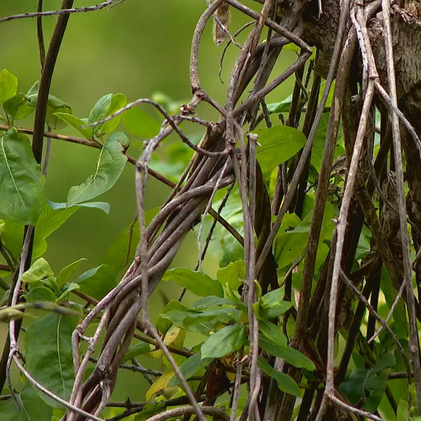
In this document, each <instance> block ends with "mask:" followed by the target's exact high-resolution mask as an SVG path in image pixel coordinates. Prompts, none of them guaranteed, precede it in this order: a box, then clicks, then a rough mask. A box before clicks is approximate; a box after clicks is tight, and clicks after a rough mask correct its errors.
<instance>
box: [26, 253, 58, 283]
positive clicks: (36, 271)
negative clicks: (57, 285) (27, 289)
mask: <svg viewBox="0 0 421 421" xmlns="http://www.w3.org/2000/svg"><path fill="white" fill-rule="evenodd" d="M53 275H54V272H53V271H52V269H51V267H50V264H49V263H48V262H47V261H46V260H45V259H43V258H42V257H41V258H40V259H38V260H36V261H35V262H34V263H32V265H31V267H30V268H29V269H28V270H27V271H26V272H24V273H23V275H22V282H24V283H31V282H37V281H40V280H41V279H43V278H48V277H49V276H53Z"/></svg>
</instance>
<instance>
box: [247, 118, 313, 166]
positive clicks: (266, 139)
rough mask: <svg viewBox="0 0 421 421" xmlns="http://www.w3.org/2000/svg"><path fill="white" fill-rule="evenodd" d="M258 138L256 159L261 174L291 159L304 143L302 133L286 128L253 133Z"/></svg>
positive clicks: (281, 127)
mask: <svg viewBox="0 0 421 421" xmlns="http://www.w3.org/2000/svg"><path fill="white" fill-rule="evenodd" d="M255 133H256V134H257V135H258V136H259V140H258V142H259V144H260V145H261V146H260V147H258V148H257V150H256V157H257V159H258V161H259V163H260V166H261V167H262V171H263V173H268V172H271V171H272V170H274V169H275V168H276V167H277V166H278V165H279V164H282V163H283V162H285V161H287V160H288V159H290V158H291V157H293V156H294V155H295V154H296V153H297V152H298V151H299V150H300V149H302V148H303V147H304V145H305V143H306V137H305V136H304V134H303V133H302V132H300V131H299V130H297V129H294V128H292V127H288V126H282V125H279V126H274V127H271V128H270V129H261V130H257V131H256V132H255Z"/></svg>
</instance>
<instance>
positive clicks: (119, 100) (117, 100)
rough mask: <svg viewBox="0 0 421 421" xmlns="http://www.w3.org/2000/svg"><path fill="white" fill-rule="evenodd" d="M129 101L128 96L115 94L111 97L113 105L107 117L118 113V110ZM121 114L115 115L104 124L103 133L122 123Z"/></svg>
mask: <svg viewBox="0 0 421 421" xmlns="http://www.w3.org/2000/svg"><path fill="white" fill-rule="evenodd" d="M126 103H127V98H126V96H125V95H123V94H114V95H113V96H112V98H111V105H110V108H109V110H108V113H107V117H108V116H110V115H112V114H114V113H116V112H117V111H119V110H121V109H122V108H123V107H124V106H125V105H126ZM121 117H122V116H121V115H119V116H117V117H114V118H113V119H111V120H110V121H107V122H106V123H104V124H102V126H101V132H102V133H110V132H112V131H113V130H115V129H116V128H117V126H118V125H119V124H120V120H121Z"/></svg>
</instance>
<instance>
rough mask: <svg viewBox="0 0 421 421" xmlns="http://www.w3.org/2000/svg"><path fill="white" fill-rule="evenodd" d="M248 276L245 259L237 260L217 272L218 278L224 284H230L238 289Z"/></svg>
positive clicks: (234, 288)
mask: <svg viewBox="0 0 421 421" xmlns="http://www.w3.org/2000/svg"><path fill="white" fill-rule="evenodd" d="M245 277H246V266H245V263H244V260H237V261H236V262H232V263H230V264H229V265H228V266H225V267H224V268H221V269H219V270H218V272H217V273H216V278H217V279H218V281H219V282H220V283H221V284H223V285H228V286H229V287H230V288H231V289H233V290H235V291H237V290H238V288H239V286H240V285H241V284H242V283H243V281H244V279H245Z"/></svg>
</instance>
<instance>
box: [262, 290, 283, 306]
mask: <svg viewBox="0 0 421 421" xmlns="http://www.w3.org/2000/svg"><path fill="white" fill-rule="evenodd" d="M284 296H285V288H283V287H282V288H277V289H275V290H273V291H269V292H267V293H266V294H265V295H264V296H263V297H262V300H261V303H260V306H261V307H265V308H272V307H276V306H278V305H279V304H280V303H281V302H282V301H283V299H284Z"/></svg>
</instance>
